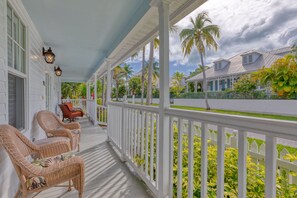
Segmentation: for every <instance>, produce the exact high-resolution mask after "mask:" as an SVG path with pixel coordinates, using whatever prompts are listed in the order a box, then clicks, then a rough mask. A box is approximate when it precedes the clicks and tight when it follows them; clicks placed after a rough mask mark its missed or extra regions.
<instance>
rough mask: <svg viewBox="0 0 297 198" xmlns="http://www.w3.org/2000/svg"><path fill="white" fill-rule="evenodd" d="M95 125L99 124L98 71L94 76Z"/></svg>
mask: <svg viewBox="0 0 297 198" xmlns="http://www.w3.org/2000/svg"><path fill="white" fill-rule="evenodd" d="M94 108H95V109H94V114H95V115H94V125H97V124H98V120H97V72H96V73H95V76H94Z"/></svg>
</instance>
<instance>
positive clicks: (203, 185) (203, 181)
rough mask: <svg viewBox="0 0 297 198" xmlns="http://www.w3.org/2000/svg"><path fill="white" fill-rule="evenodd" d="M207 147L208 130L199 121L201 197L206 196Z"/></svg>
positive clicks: (205, 125)
mask: <svg viewBox="0 0 297 198" xmlns="http://www.w3.org/2000/svg"><path fill="white" fill-rule="evenodd" d="M207 147H208V130H207V124H205V123H204V122H202V123H201V197H207V164H208V159H207Z"/></svg>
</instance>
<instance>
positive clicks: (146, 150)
mask: <svg viewBox="0 0 297 198" xmlns="http://www.w3.org/2000/svg"><path fill="white" fill-rule="evenodd" d="M148 140H149V112H147V113H146V117H145V176H148V154H149V152H148V150H149V145H148Z"/></svg>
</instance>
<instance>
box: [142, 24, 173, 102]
mask: <svg viewBox="0 0 297 198" xmlns="http://www.w3.org/2000/svg"><path fill="white" fill-rule="evenodd" d="M177 30H178V27H177V26H176V25H172V26H171V27H170V29H169V31H170V33H176V32H177ZM159 45H160V40H159V38H154V39H153V40H152V41H151V42H150V54H149V69H148V86H147V94H146V104H147V105H149V104H151V98H152V73H153V64H154V52H155V49H157V48H158V47H159Z"/></svg>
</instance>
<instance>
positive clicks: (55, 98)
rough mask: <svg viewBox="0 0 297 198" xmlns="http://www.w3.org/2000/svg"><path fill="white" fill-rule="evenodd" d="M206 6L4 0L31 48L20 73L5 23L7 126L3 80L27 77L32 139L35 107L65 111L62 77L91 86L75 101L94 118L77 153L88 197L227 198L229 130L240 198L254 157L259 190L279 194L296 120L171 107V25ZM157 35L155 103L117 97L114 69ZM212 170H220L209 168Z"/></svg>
mask: <svg viewBox="0 0 297 198" xmlns="http://www.w3.org/2000/svg"><path fill="white" fill-rule="evenodd" d="M82 2H83V3H82ZM204 2H205V1H204V0H174V1H171V0H142V1H139V0H127V1H121V3H119V1H116V0H112V1H111V0H109V1H103V2H99V1H90V4H88V3H87V2H85V1H78V0H75V1H66V3H65V2H60V1H47V0H43V1H41V0H40V1H38V2H36V1H32V0H23V1H22V2H21V1H17V0H8V1H6V0H0V8H1V12H0V13H6V14H7V13H8V12H7V10H13V11H11V12H12V13H14V12H15V13H16V14H15V16H14V15H12V16H13V17H14V18H13V21H18V22H17V23H18V24H21V21H23V23H24V26H25V27H27V30H26V32H27V34H26V41H27V45H26V47H25V48H26V49H23V48H24V47H20V48H22V50H24V51H25V52H26V59H25V60H24V61H25V62H26V64H25V65H23V66H24V67H25V68H26V69H25V70H24V71H28V72H27V73H26V72H25V73H24V72H23V70H22V71H18V67H17V66H18V65H16V66H15V67H12V66H10V65H9V64H8V62H9V61H7V59H9V57H8V58H7V54H9V53H8V51H9V50H10V48H9V47H7V44H6V43H7V40H9V39H11V36H10V35H8V34H7V32H6V30H7V29H8V28H7V27H6V25H5V27H6V28H3V30H2V29H1V30H0V31H1V32H0V43H1V44H2V43H4V44H3V45H1V46H5V47H3V49H2V50H0V64H1V65H0V66H1V67H0V71H1V73H0V75H2V76H3V79H5V80H3V82H2V81H1V80H2V78H0V82H1V83H2V84H0V85H3V86H1V87H0V88H1V89H0V92H1V94H2V95H1V97H2V98H3V100H1V105H0V107H1V108H2V110H3V111H1V112H4V113H2V114H0V121H1V123H5V124H8V123H9V124H10V117H9V116H10V115H11V113H10V104H12V103H9V99H10V98H11V97H10V96H11V95H9V94H8V93H9V90H8V89H9V88H8V86H4V85H7V84H8V76H9V75H14V76H15V78H16V77H17V78H22V79H23V81H21V82H24V85H23V87H24V89H23V92H24V94H23V97H24V100H23V101H18V102H23V105H24V107H23V111H24V112H25V113H24V116H23V117H22V119H21V121H22V122H20V124H22V126H21V128H20V130H21V131H22V132H23V133H24V134H25V135H26V136H27V137H28V138H30V139H31V140H33V139H35V138H42V135H41V134H42V130H41V129H40V127H38V124H37V123H36V119H35V114H36V113H37V112H38V111H40V110H43V109H47V110H49V111H53V112H56V113H59V109H58V108H57V105H58V104H59V103H61V102H62V101H61V90H60V89H61V87H60V85H61V81H65V82H66V81H71V82H86V83H87V85H88V86H87V99H85V100H79V101H77V102H78V105H75V106H80V105H83V106H82V107H83V108H84V109H85V111H86V113H87V116H88V118H89V119H90V120H91V121H92V124H90V122H89V121H87V120H82V122H81V124H82V128H83V131H82V139H81V141H82V147H81V150H82V151H81V152H80V153H79V154H78V155H81V156H82V157H83V159H84V160H85V164H86V181H85V184H86V186H85V192H84V194H83V196H84V197H104V198H105V197H151V196H153V197H158V198H165V197H166V198H167V197H170V198H171V197H178V198H181V197H189V198H192V197H208V196H210V195H211V196H213V197H217V198H223V197H225V196H228V195H229V194H228V193H229V192H228V190H230V189H229V188H228V189H226V188H225V186H226V185H227V184H228V183H229V182H228V181H229V180H228V179H230V178H229V177H228V178H226V177H225V173H226V170H228V171H229V169H227V168H226V166H227V165H228V164H227V165H226V160H227V159H229V158H227V157H226V154H228V153H230V150H229V149H230V148H231V146H229V145H228V144H227V143H228V142H229V135H230V131H232V132H233V133H232V134H233V135H234V136H232V137H234V138H233V139H232V141H233V145H235V146H234V147H232V148H231V149H232V150H233V152H234V153H235V154H234V153H232V154H234V155H230V156H231V157H230V156H229V157H230V159H233V161H232V162H233V164H232V165H233V166H232V168H233V169H232V170H233V172H232V176H233V179H234V180H235V182H234V185H233V186H232V189H231V190H232V192H233V193H234V195H235V197H240V198H244V197H247V196H248V193H250V192H251V190H250V189H249V185H248V184H249V183H248V182H251V180H253V179H251V177H249V176H250V175H249V172H248V168H249V166H248V165H249V163H250V162H251V158H250V155H251V154H254V155H255V156H256V157H257V158H256V159H254V161H253V162H254V164H256V165H259V167H260V165H261V167H260V168H261V170H262V168H263V167H264V169H265V172H263V171H262V172H261V174H262V175H261V178H260V183H261V184H262V187H263V191H261V192H260V194H261V193H262V194H261V196H265V197H267V198H274V197H277V192H278V191H277V190H279V188H277V186H278V185H277V184H278V183H277V182H279V181H278V180H277V177H278V175H279V174H280V167H283V165H284V164H286V170H285V171H287V172H288V174H289V173H291V172H294V171H296V169H295V166H293V165H294V163H293V161H288V160H284V159H279V158H278V153H277V139H278V138H281V139H290V140H297V134H296V129H297V123H296V122H290V121H279V120H270V119H262V118H251V117H243V116H233V115H224V114H216V113H211V112H195V111H187V110H177V109H174V108H171V107H170V100H169V79H170V78H169V27H170V26H171V25H173V24H175V23H176V22H177V21H179V20H180V19H182V18H183V17H184V16H186V15H187V14H189V13H190V12H191V11H193V10H194V9H196V8H197V7H199V6H200V5H201V4H202V3H204ZM96 9H98V10H99V11H100V12H98V11H97V10H96ZM2 10H3V12H2ZM113 11H116V12H115V16H111V14H110V13H112V12H113ZM55 12H57V13H55ZM78 13H81V14H78ZM102 13H104V14H103V15H100V14H102ZM121 13H123V14H121ZM6 14H4V16H2V15H0V17H1V18H0V19H1V20H0V23H1V25H2V24H7V20H9V16H10V15H9V14H7V15H9V16H8V17H7V16H6ZM89 14H91V15H89ZM90 17H91V18H90ZM105 17H110V18H105ZM89 19H90V20H89ZM117 20H120V22H118V21H117ZM106 21H110V23H109V22H108V23H107V24H108V26H106V29H103V28H102V27H101V26H100V25H102V23H103V22H106ZM69 24H71V25H69ZM77 27H78V28H77ZM157 36H159V39H160V48H159V64H160V100H159V101H160V102H159V106H158V107H155V106H144V105H135V104H128V103H125V102H113V101H112V100H111V84H112V82H111V81H112V69H113V68H114V67H115V66H116V65H118V64H119V63H121V62H123V61H124V60H126V59H127V58H128V57H130V56H131V55H132V54H133V53H135V52H136V51H138V50H139V49H141V48H142V47H143V46H144V45H146V44H147V43H148V42H150V41H151V40H152V39H153V38H155V37H157ZM14 42H17V41H14ZM16 44H17V43H16ZM43 46H47V47H52V48H53V50H56V51H54V52H55V53H56V55H57V61H56V64H59V65H60V66H61V68H62V70H63V74H62V77H56V76H55V75H54V73H53V68H52V67H51V65H48V64H45V63H44V60H43V57H42V55H41V53H40V51H41V49H42V47H43ZM12 52H13V53H14V51H12ZM59 56H60V57H59ZM58 57H59V58H58ZM20 60H21V58H20ZM13 61H14V59H13ZM20 72H21V73H20ZM100 78H106V83H107V101H106V105H105V106H97V101H96V99H97V93H96V90H97V89H96V86H97V84H96V82H97V80H98V79H100ZM12 80H13V78H12ZM91 86H94V89H95V92H94V97H92V96H91V93H90V89H91ZM196 89H197V86H196ZM49 93H52V94H49ZM73 102H74V101H73ZM102 112H103V113H102ZM17 120H18V119H17ZM98 124H105V125H107V129H106V130H103V129H102V128H100V127H98ZM249 132H252V133H256V134H257V135H261V136H263V137H264V138H263V139H264V144H262V145H261V147H260V148H258V147H257V148H256V149H252V150H251V149H250V148H251V147H250V146H249V143H248V137H247V133H249ZM230 141H231V140H230ZM197 148H199V150H196V149H197ZM209 149H212V150H211V151H212V152H210V151H209ZM3 153H4V152H2V151H1V156H4V157H3V158H1V161H0V167H1V168H0V175H1V182H0V185H1V186H0V188H1V189H0V192H1V193H0V197H3V198H4V197H12V196H13V195H14V193H15V191H16V188H15V187H14V186H13V184H14V183H15V181H16V176H15V174H13V167H12V165H11V164H9V158H8V157H7V156H6V155H5V154H3ZM260 154H261V155H260ZM210 156H212V157H213V158H212V159H211V158H210ZM282 156H283V155H282ZM213 162H216V163H215V164H214V163H213ZM128 167H129V168H128ZM209 170H216V172H215V173H214V174H209ZM257 171H259V169H257ZM233 173H234V174H233ZM136 175H137V177H136ZM293 176H294V175H292V174H291V176H289V177H288V178H286V180H288V183H290V182H291V183H292V180H293V179H292V178H293ZM2 178H9V181H7V182H6V183H5V182H3V181H4V180H2ZM138 178H139V179H138ZM140 180H141V181H140ZM289 180H290V181H289ZM210 181H211V182H212V183H210ZM291 183H290V184H291ZM74 196H76V192H75V191H73V192H69V193H66V194H64V191H63V190H60V189H55V188H52V189H49V190H46V191H44V192H42V193H40V194H38V195H37V196H36V197H40V198H42V197H74Z"/></svg>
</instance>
